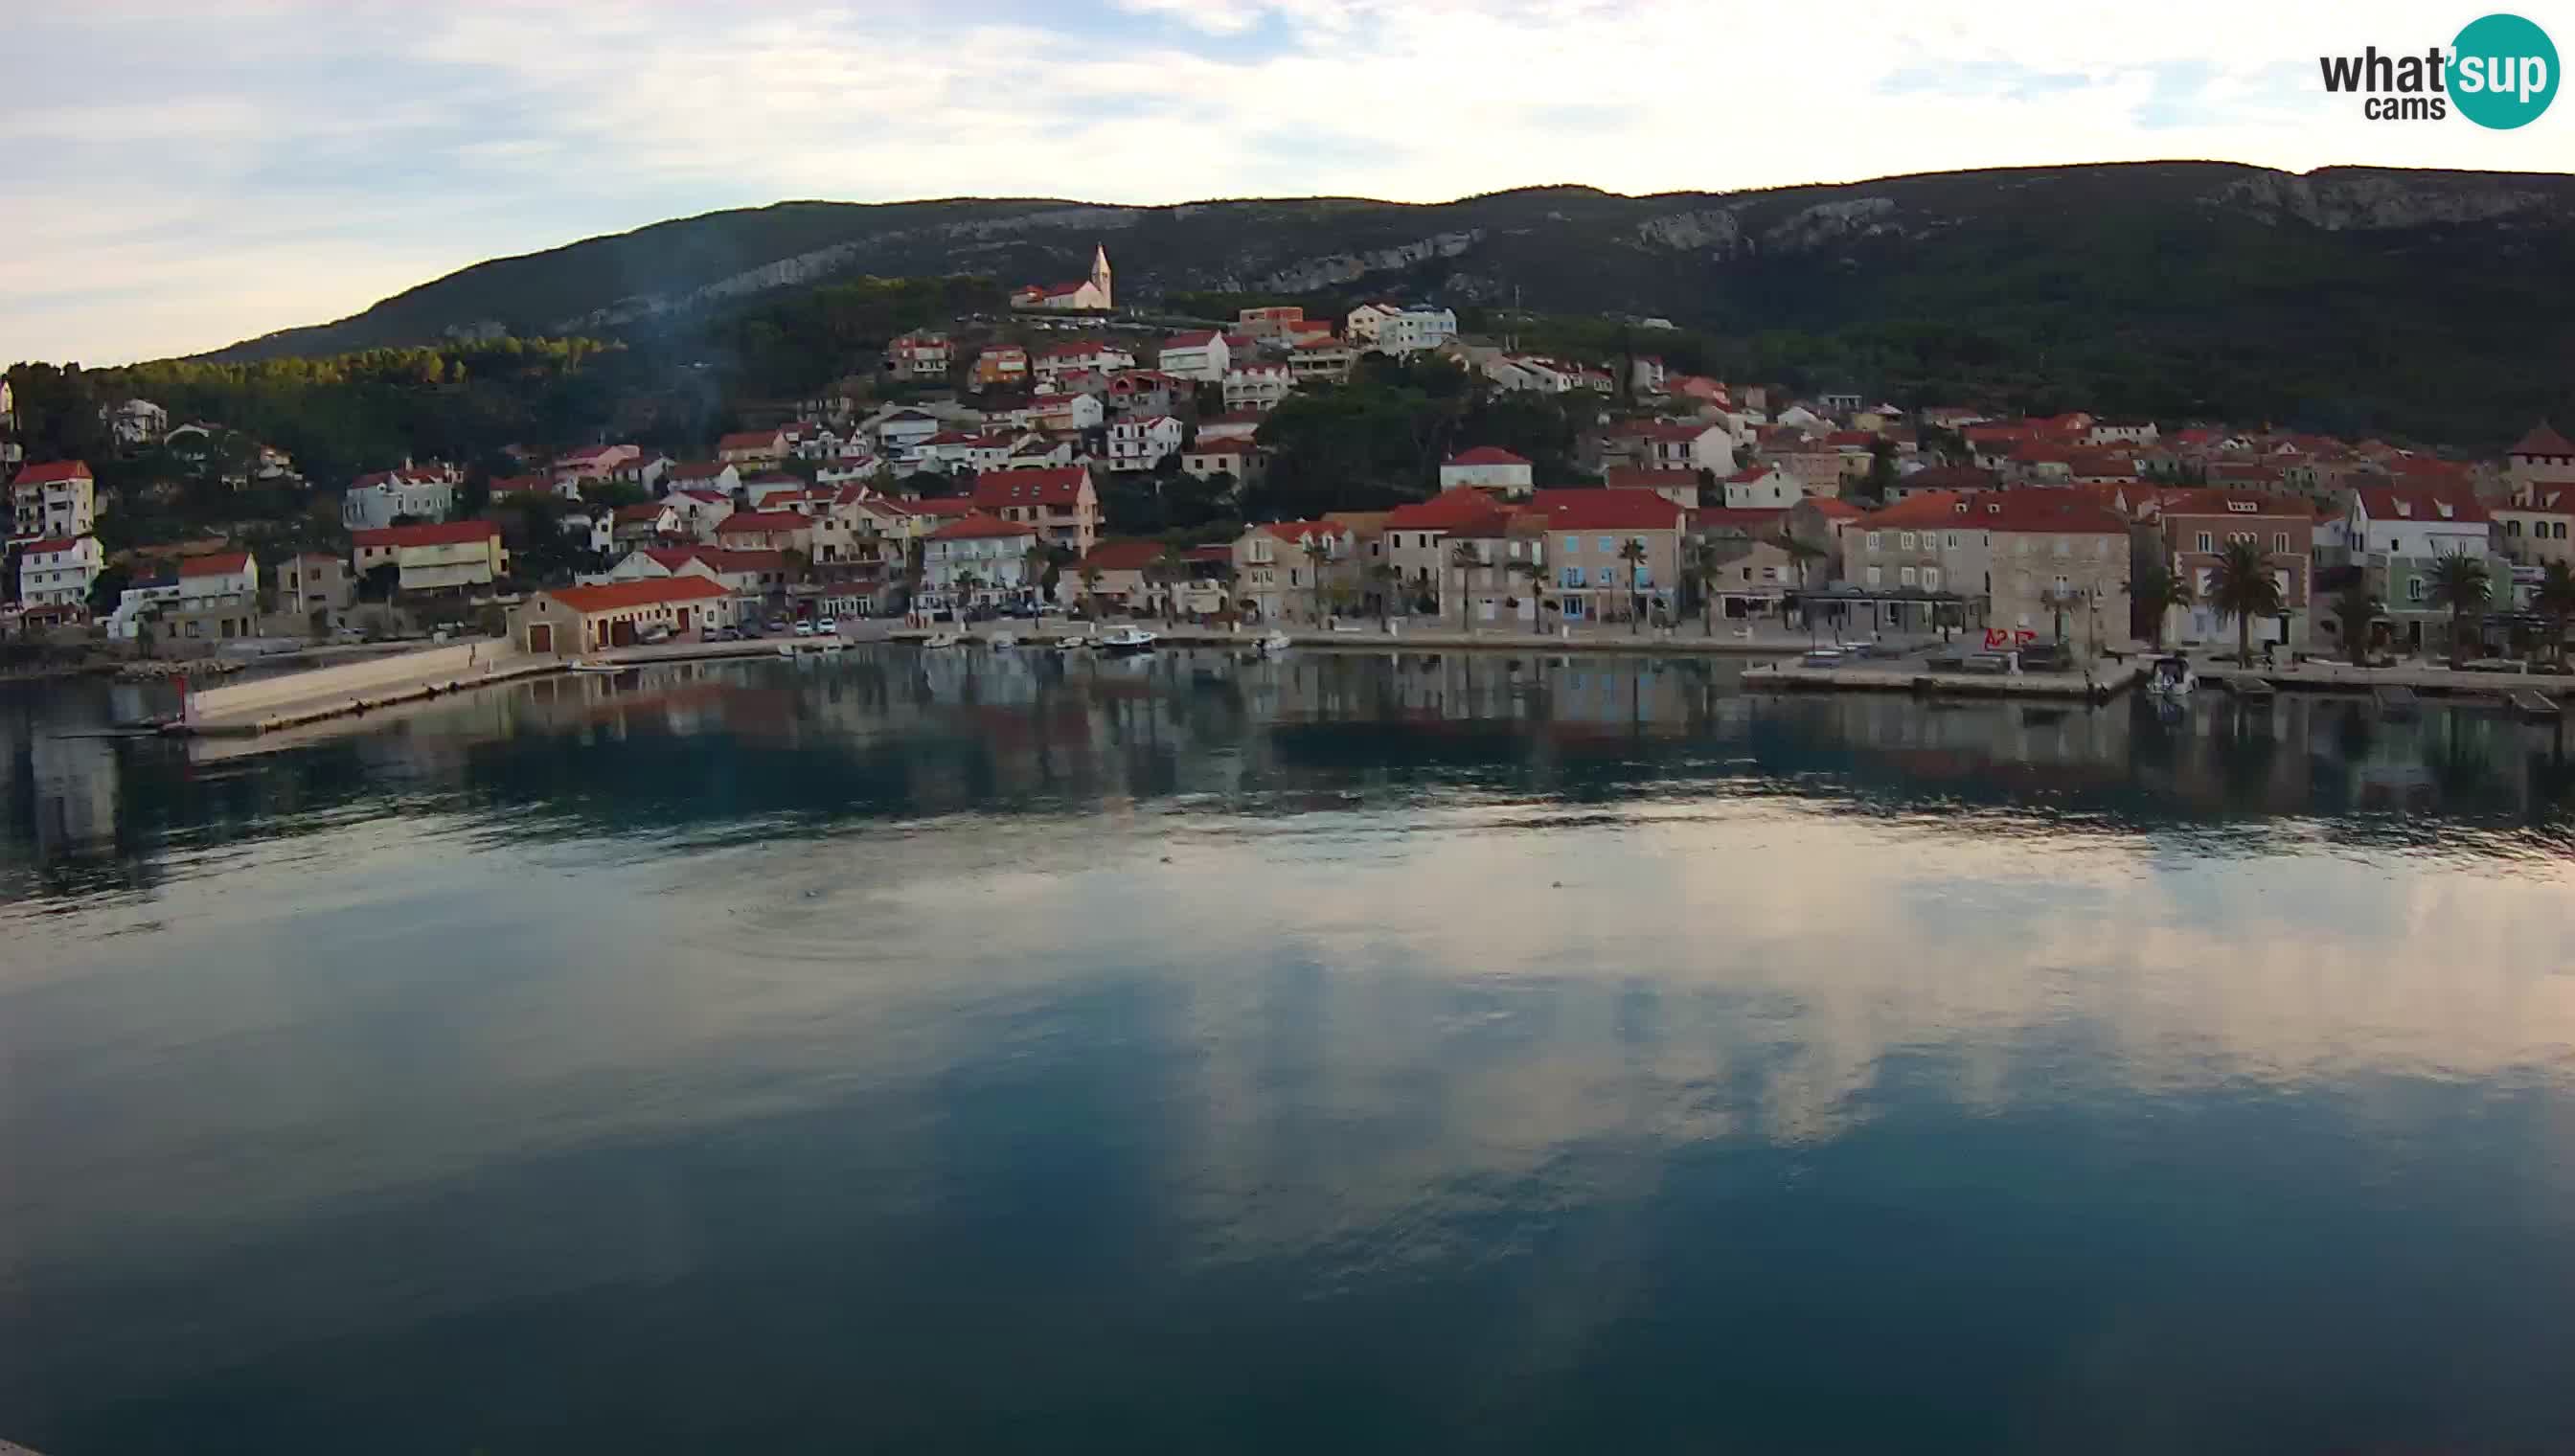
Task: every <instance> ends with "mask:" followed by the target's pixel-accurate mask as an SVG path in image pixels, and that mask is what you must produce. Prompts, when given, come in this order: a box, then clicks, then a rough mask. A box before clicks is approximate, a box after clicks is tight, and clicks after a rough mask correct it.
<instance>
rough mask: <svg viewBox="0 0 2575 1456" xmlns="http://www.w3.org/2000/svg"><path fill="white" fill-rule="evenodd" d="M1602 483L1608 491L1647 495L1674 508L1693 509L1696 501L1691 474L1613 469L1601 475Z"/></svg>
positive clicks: (1695, 478) (1696, 486) (1693, 473)
mask: <svg viewBox="0 0 2575 1456" xmlns="http://www.w3.org/2000/svg"><path fill="white" fill-rule="evenodd" d="M1603 480H1604V482H1605V484H1607V486H1608V488H1609V489H1610V490H1613V491H1651V492H1653V493H1654V494H1655V495H1657V496H1660V497H1662V498H1663V499H1664V500H1666V501H1669V502H1671V503H1672V504H1673V505H1675V506H1682V507H1693V508H1694V507H1696V506H1697V505H1698V501H1699V484H1698V472H1697V471H1694V470H1663V469H1657V468H1654V467H1650V466H1632V465H1613V466H1611V467H1609V469H1608V470H1607V471H1606V472H1604V473H1603Z"/></svg>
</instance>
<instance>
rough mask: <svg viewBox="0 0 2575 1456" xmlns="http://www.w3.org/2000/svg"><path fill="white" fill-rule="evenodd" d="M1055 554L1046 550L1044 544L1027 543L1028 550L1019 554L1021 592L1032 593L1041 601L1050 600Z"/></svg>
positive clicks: (1053, 593)
mask: <svg viewBox="0 0 2575 1456" xmlns="http://www.w3.org/2000/svg"><path fill="white" fill-rule="evenodd" d="M1055 577H1056V564H1055V554H1054V553H1053V552H1050V551H1048V550H1047V548H1046V543H1045V542H1042V541H1039V542H1031V543H1029V549H1028V550H1027V551H1024V552H1022V553H1020V588H1021V590H1023V591H1025V592H1030V593H1033V594H1035V595H1036V596H1037V597H1038V598H1040V599H1042V600H1052V599H1053V598H1054V596H1055Z"/></svg>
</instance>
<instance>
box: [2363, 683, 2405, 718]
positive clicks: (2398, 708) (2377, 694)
mask: <svg viewBox="0 0 2575 1456" xmlns="http://www.w3.org/2000/svg"><path fill="white" fill-rule="evenodd" d="M2369 698H2370V701H2371V702H2372V703H2375V704H2377V705H2378V716H2379V717H2381V718H2384V719H2390V720H2394V719H2407V718H2412V717H2413V716H2414V710H2415V708H2416V707H2417V704H2416V702H2415V698H2414V690H2413V689H2411V688H2405V687H2401V686H2399V685H2397V684H2393V683H2390V684H2386V685H2384V686H2382V687H2378V688H2373V689H2371V690H2369Z"/></svg>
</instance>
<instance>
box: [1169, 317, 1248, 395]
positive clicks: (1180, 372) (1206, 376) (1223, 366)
mask: <svg viewBox="0 0 2575 1456" xmlns="http://www.w3.org/2000/svg"><path fill="white" fill-rule="evenodd" d="M1154 367H1155V368H1156V369H1157V370H1159V371H1161V372H1162V373H1164V374H1167V375H1170V376H1171V377H1172V378H1174V379H1186V380H1206V381H1209V382H1211V383H1216V382H1221V381H1223V380H1224V378H1225V375H1226V371H1227V370H1229V369H1232V368H1233V367H1234V351H1233V349H1232V348H1231V347H1230V346H1229V345H1227V343H1226V342H1225V336H1224V335H1223V334H1219V333H1217V332H1215V331H1214V330H1209V329H1201V330H1197V331H1196V332H1193V333H1188V334H1175V335H1173V336H1172V337H1171V338H1169V339H1166V340H1164V341H1163V350H1162V356H1161V357H1160V358H1159V359H1157V360H1156V361H1155V364H1154Z"/></svg>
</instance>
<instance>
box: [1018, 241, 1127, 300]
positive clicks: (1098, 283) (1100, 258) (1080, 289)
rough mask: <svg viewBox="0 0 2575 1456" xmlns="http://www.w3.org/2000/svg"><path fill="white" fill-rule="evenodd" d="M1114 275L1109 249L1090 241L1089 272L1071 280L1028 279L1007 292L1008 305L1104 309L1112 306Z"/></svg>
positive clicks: (1114, 296)
mask: <svg viewBox="0 0 2575 1456" xmlns="http://www.w3.org/2000/svg"><path fill="white" fill-rule="evenodd" d="M1116 282H1117V280H1116V277H1115V275H1113V274H1112V273H1111V272H1110V268H1109V249H1108V248H1107V247H1105V246H1100V245H1094V246H1093V248H1092V250H1091V276H1090V277H1088V278H1082V279H1077V280H1075V281H1074V282H1071V283H1032V284H1030V285H1028V286H1027V287H1025V288H1021V289H1017V290H1015V291H1013V292H1012V294H1011V307H1013V308H1015V309H1035V310H1039V311H1042V312H1048V313H1070V312H1075V311H1084V310H1103V311H1105V310H1107V309H1110V308H1113V307H1115V305H1114V304H1113V303H1112V302H1111V301H1112V300H1113V299H1115V298H1116V297H1117V293H1116Z"/></svg>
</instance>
